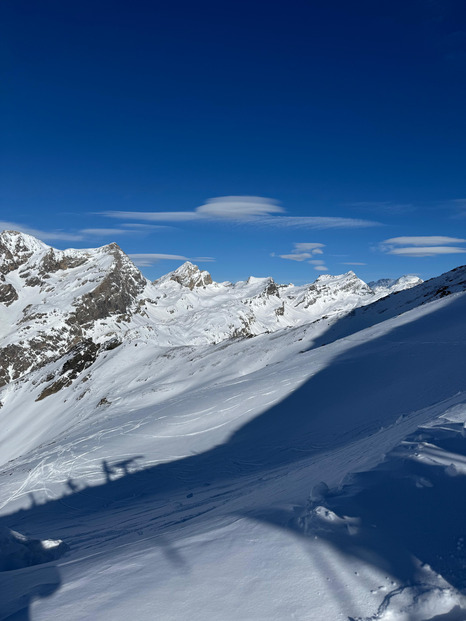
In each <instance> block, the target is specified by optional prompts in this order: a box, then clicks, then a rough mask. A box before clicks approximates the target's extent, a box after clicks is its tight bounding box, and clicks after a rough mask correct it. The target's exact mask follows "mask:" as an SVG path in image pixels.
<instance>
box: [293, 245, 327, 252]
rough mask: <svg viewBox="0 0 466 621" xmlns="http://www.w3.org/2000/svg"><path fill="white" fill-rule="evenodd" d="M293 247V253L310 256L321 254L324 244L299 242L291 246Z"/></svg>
mask: <svg viewBox="0 0 466 621" xmlns="http://www.w3.org/2000/svg"><path fill="white" fill-rule="evenodd" d="M293 246H294V250H295V252H312V254H322V250H321V248H325V244H319V243H318V242H311V243H307V242H304V243H301V242H300V243H297V244H293Z"/></svg>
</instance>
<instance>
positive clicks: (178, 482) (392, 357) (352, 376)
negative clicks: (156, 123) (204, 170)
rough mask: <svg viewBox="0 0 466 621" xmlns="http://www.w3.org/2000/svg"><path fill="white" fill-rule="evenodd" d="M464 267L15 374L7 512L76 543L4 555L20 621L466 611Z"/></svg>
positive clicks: (9, 599)
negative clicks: (370, 298)
mask: <svg viewBox="0 0 466 621" xmlns="http://www.w3.org/2000/svg"><path fill="white" fill-rule="evenodd" d="M465 280H466V270H465V268H460V269H458V270H456V271H454V272H451V273H449V274H446V275H444V276H443V277H439V279H437V280H435V279H434V280H433V281H429V282H428V283H424V284H422V285H419V286H418V287H415V288H414V289H411V290H409V291H403V292H401V293H397V294H396V295H391V296H389V297H387V298H384V299H381V300H379V301H378V302H376V303H374V304H371V305H370V306H364V307H361V308H357V309H355V310H354V311H353V314H352V315H351V314H350V315H346V316H345V317H341V318H340V319H339V320H337V321H335V320H333V321H332V320H331V318H329V319H323V320H320V321H317V322H307V323H302V325H297V326H295V327H288V328H287V329H282V330H277V331H276V332H274V333H263V334H260V335H258V336H256V337H255V338H249V339H233V340H223V341H222V342H220V343H216V344H212V343H204V344H202V343H201V344H189V345H186V344H185V345H182V346H168V345H166V344H163V345H162V344H160V343H159V342H157V341H155V342H154V341H150V340H148V339H147V338H145V335H143V336H141V333H138V332H137V331H134V332H131V331H130V332H129V333H128V334H127V338H125V339H124V340H123V342H122V343H121V344H120V345H119V346H118V347H115V348H114V349H108V350H103V351H101V352H100V353H99V355H98V356H97V358H96V360H95V361H94V363H93V364H92V365H91V366H90V367H88V368H87V369H84V370H83V371H82V372H80V373H79V374H78V376H77V377H76V378H75V379H74V380H73V382H72V383H71V384H70V385H68V386H64V387H63V388H62V389H61V390H59V391H57V392H55V393H52V394H50V395H49V396H47V397H46V398H43V399H42V400H40V401H36V399H37V398H38V396H40V394H41V393H42V391H43V389H44V378H45V377H47V376H54V374H57V373H59V371H60V369H61V368H62V367H63V360H62V359H58V360H52V361H51V362H49V363H48V364H47V365H46V366H45V367H43V368H41V369H38V370H36V371H32V372H30V373H29V374H28V375H27V376H24V377H23V378H22V379H18V380H16V381H14V382H11V383H9V384H8V385H7V386H5V387H4V388H3V389H2V392H1V396H0V400H1V401H2V403H3V404H4V405H3V408H2V409H1V410H0V418H1V424H2V444H1V445H0V455H1V457H2V461H3V463H2V465H1V466H0V468H1V471H0V486H1V492H2V493H1V505H2V509H1V517H0V527H5V528H8V529H12V530H13V531H17V532H19V533H21V534H22V535H24V536H26V537H28V539H27V540H26V541H31V540H36V541H44V542H45V541H46V540H54V541H59V540H62V541H63V542H65V544H66V545H67V546H68V547H69V551H68V552H67V553H66V554H64V556H62V557H61V558H60V559H59V560H57V561H55V562H52V561H49V562H46V563H43V562H42V563H39V564H36V565H30V566H24V567H22V568H19V569H14V570H9V571H4V572H0V602H1V603H0V610H1V614H0V618H1V619H5V618H7V616H8V615H11V614H13V613H15V612H16V611H18V610H20V609H21V608H22V609H25V608H26V609H28V610H29V613H30V615H31V618H32V619H33V620H34V621H35V620H39V619H40V620H49V619H50V618H53V617H56V618H60V619H67V620H68V619H69V620H78V619H79V620H82V619H103V620H104V621H106V620H107V619H112V620H120V619H121V620H123V619H127V618H128V617H129V616H130V617H131V618H134V619H138V620H139V619H141V620H143V621H144V620H149V619H150V620H152V619H163V620H164V621H165V620H167V621H172V620H173V621H175V620H176V621H181V620H185V619H189V620H199V621H200V620H202V621H204V620H214V619H215V620H217V619H225V620H227V621H228V620H235V621H238V620H251V621H252V620H254V621H255V620H260V621H265V620H277V621H279V620H280V621H281V620H283V619H299V620H302V621H304V620H306V621H307V620H316V621H317V620H318V621H321V620H322V619H329V620H330V619H332V620H333V619H345V620H346V619H351V618H352V619H364V620H366V619H384V620H388V619H397V620H398V619H399V620H402V621H405V620H406V621H408V620H409V621H415V620H418V621H427V620H428V619H441V618H444V619H464V618H466V613H465V612H464V611H465V610H466V602H465V600H464V597H463V592H464V590H465V586H466V544H465V539H464V538H465V537H466V533H465V532H464V531H465V530H466V527H465V526H464V519H463V516H464V514H465V509H466V495H465V493H464V492H465V491H466V490H465V489H464V486H465V481H466V479H465V478H464V475H465V473H466V467H465V464H466V439H465V435H466V434H465V433H464V431H463V429H464V423H465V422H466V379H465V373H464V370H465V368H466V365H465V362H466V350H465V343H466V323H465V320H464V317H465V311H466V294H465V293H464V289H465ZM169 286H172V285H169ZM48 381H50V380H48ZM45 384H47V382H45ZM8 460H11V461H8ZM358 472H359V473H360V474H356V473H358ZM8 532H9V531H8ZM12 537H13V536H10V537H9V538H8V537H6V540H7V541H11V539H12ZM18 537H19V538H20V537H21V536H20V535H19V536H17V538H18ZM36 545H39V544H36ZM39 547H40V545H39ZM43 547H46V544H45V543H44V546H43ZM42 560H46V559H45V558H44V559H42ZM24 564H27V563H24ZM447 613H449V615H448V616H444V617H442V616H440V615H446V614H447Z"/></svg>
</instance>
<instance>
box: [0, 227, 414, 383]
mask: <svg viewBox="0 0 466 621" xmlns="http://www.w3.org/2000/svg"><path fill="white" fill-rule="evenodd" d="M400 281H401V279H400V280H399V281H397V283H398V284H397V285H396V286H398V287H400V286H403V283H402V282H400ZM414 284H416V282H415V281H413V280H409V279H408V280H406V281H405V283H404V285H405V286H406V287H410V286H413V285H414ZM389 287H393V283H392V284H391V285H390V286H386V287H385V288H384V287H383V286H379V288H378V290H377V291H375V290H373V289H371V288H370V287H369V286H368V285H367V284H366V283H364V282H363V281H362V280H360V279H359V278H358V277H357V276H356V274H354V272H351V271H350V272H347V273H346V274H342V275H338V276H330V275H322V276H319V278H317V280H316V281H315V282H314V283H311V284H310V285H304V286H300V287H296V286H294V285H292V284H290V285H279V284H277V283H275V282H274V280H273V279H272V278H255V277H250V278H249V279H248V280H247V281H240V282H238V283H235V284H232V283H229V282H224V283H216V282H214V281H213V280H212V277H211V275H210V274H209V273H208V272H207V271H201V270H200V269H199V268H198V267H197V266H195V265H193V264H192V263H190V262H186V263H184V264H183V265H182V266H180V267H179V268H178V269H176V270H174V271H173V272H170V273H169V274H167V275H166V276H163V277H162V278H160V279H158V280H156V281H155V282H153V283H151V282H150V281H148V280H147V279H146V278H145V277H144V276H143V275H142V274H141V272H140V271H139V270H138V269H137V268H136V266H135V265H134V264H133V263H132V262H131V260H130V259H129V257H128V256H127V255H126V254H125V253H124V252H123V251H122V250H121V249H120V248H119V246H118V245H117V244H109V245H107V246H103V247H102V248H97V249H87V250H75V249H69V250H56V249H54V248H51V247H50V246H47V245H46V244H44V243H43V242H41V241H39V240H37V239H35V238H34V237H32V236H29V235H26V234H22V233H18V232H15V231H4V232H3V233H1V234H0V319H1V321H0V355H1V359H2V366H1V368H0V386H3V385H5V384H8V383H9V382H10V381H12V380H16V379H19V378H21V377H23V376H25V375H26V374H27V373H29V372H30V371H33V370H35V369H38V368H41V367H42V366H44V365H46V364H47V363H49V362H50V361H54V360H59V359H60V358H61V357H63V356H67V359H70V360H75V363H74V366H73V363H69V365H71V366H69V368H67V369H66V370H65V371H64V372H63V373H64V374H65V375H66V378H67V379H66V380H63V381H62V383H63V384H66V383H67V382H68V380H69V381H72V379H70V378H71V376H72V375H73V374H77V373H79V372H81V371H82V370H83V368H84V367H85V365H90V364H92V363H93V362H94V361H95V359H96V357H97V356H98V355H99V352H101V351H105V350H106V349H107V348H108V347H115V346H117V345H118V344H119V343H121V342H122V341H123V340H124V339H130V340H137V339H142V340H143V341H145V342H153V343H157V345H158V346H161V347H186V346H198V345H205V344H209V343H210V344H212V343H220V342H222V341H225V340H228V339H231V338H244V337H252V336H257V335H260V334H264V333H270V332H275V331H278V330H281V329H283V328H290V327H296V326H299V325H304V324H306V323H310V322H315V321H319V320H321V319H322V318H324V319H326V320H336V319H337V318H338V317H340V316H342V315H344V314H347V313H348V312H350V311H351V310H352V309H353V308H356V307H358V306H363V305H366V304H370V303H371V302H373V301H375V300H377V299H378V298H380V297H381V296H383V295H386V291H387V290H388V289H389ZM73 352H74V353H73ZM76 356H77V357H76ZM79 360H81V362H80V361H79ZM82 360H84V362H82ZM83 365H84V366H83ZM62 375H63V374H62Z"/></svg>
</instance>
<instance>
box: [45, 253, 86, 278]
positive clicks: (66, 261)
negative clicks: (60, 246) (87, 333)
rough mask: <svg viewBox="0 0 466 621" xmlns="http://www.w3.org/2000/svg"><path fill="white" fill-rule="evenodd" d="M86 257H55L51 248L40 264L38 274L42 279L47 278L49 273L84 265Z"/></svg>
mask: <svg viewBox="0 0 466 621" xmlns="http://www.w3.org/2000/svg"><path fill="white" fill-rule="evenodd" d="M86 261H87V259H86V257H83V256H81V257H73V256H57V254H56V253H55V250H54V249H53V248H51V249H50V251H49V252H48V253H47V254H46V255H45V257H44V258H43V259H42V261H41V262H40V268H39V274H40V275H41V276H43V277H47V276H48V275H49V274H50V273H53V272H58V270H68V269H71V268H73V267H78V266H79V265H83V263H86Z"/></svg>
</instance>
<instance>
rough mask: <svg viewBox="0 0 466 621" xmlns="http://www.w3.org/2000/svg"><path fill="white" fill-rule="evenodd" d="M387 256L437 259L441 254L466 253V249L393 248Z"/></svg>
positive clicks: (447, 247)
mask: <svg viewBox="0 0 466 621" xmlns="http://www.w3.org/2000/svg"><path fill="white" fill-rule="evenodd" d="M386 252H387V254H395V255H401V256H404V257H435V256H436V255H439V254H459V253H466V248H459V247H455V246H411V247H407V248H391V249H390V250H386Z"/></svg>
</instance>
